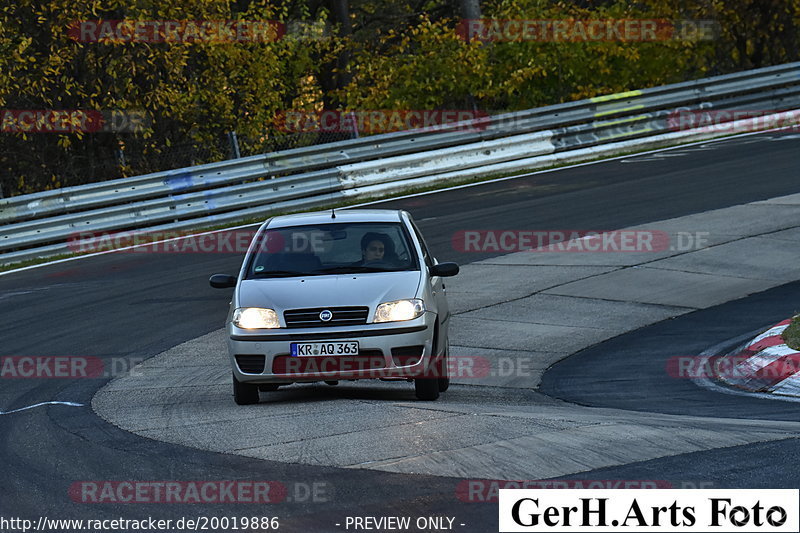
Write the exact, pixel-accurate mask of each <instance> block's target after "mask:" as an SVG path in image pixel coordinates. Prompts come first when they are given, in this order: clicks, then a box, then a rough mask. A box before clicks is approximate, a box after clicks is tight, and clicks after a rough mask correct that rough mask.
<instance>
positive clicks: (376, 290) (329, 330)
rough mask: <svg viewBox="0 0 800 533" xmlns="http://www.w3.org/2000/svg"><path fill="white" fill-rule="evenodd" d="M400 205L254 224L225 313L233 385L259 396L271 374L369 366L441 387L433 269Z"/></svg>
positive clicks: (441, 304) (304, 378) (355, 373)
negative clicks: (389, 208) (390, 208)
mask: <svg viewBox="0 0 800 533" xmlns="http://www.w3.org/2000/svg"><path fill="white" fill-rule="evenodd" d="M458 270H459V268H458V265H457V264H455V263H437V261H436V259H434V257H433V256H432V255H431V254H430V252H429V251H428V248H427V246H426V244H425V241H424V239H423V238H422V235H421V234H420V232H419V229H418V228H417V227H416V225H415V224H414V222H413V220H412V219H411V215H409V214H408V213H407V212H405V211H394V210H377V209H370V210H367V209H360V210H356V209H347V210H340V211H333V210H331V211H326V212H316V213H304V214H297V215H286V216H279V217H274V218H271V219H269V220H267V221H266V222H265V223H264V224H263V225H262V226H261V227H260V228H259V230H258V231H257V232H256V234H255V236H254V238H253V241H252V242H251V244H250V247H249V249H248V251H247V254H246V256H245V259H244V263H243V264H242V268H241V270H240V272H239V276H238V278H237V277H234V276H229V275H225V274H215V275H213V276H211V279H210V280H209V281H210V283H211V286H212V287H215V288H225V287H235V290H234V293H233V299H232V301H231V308H230V312H229V314H228V319H227V329H228V336H229V338H228V349H229V352H230V359H231V365H232V366H233V394H234V399H235V401H236V403H238V404H240V405H246V404H253V403H258V401H259V391H273V390H276V389H277V388H278V387H280V386H282V385H288V384H291V383H298V382H304V383H307V382H315V381H325V382H326V383H328V384H331V385H335V384H337V383H338V381H339V380H345V379H347V380H356V379H367V378H373V379H374V378H377V379H382V380H407V381H413V382H414V385H415V392H416V396H417V398H419V399H421V400H436V399H437V398H438V397H439V393H440V392H444V391H445V390H447V388H448V386H449V383H450V380H449V377H448V370H447V357H448V351H449V340H448V324H449V322H450V312H449V308H448V305H447V296H446V293H445V284H444V280H443V278H445V277H448V276H454V275H456V274H458Z"/></svg>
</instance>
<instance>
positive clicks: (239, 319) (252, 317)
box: [233, 307, 281, 329]
mask: <svg viewBox="0 0 800 533" xmlns="http://www.w3.org/2000/svg"><path fill="white" fill-rule="evenodd" d="M233 324H234V325H235V326H236V327H239V328H243V329H272V328H279V327H281V326H280V324H279V323H278V313H276V312H275V311H273V310H272V309H261V308H259V307H241V308H239V309H237V310H235V311H234V312H233Z"/></svg>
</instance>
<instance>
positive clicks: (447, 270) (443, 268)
mask: <svg viewBox="0 0 800 533" xmlns="http://www.w3.org/2000/svg"><path fill="white" fill-rule="evenodd" d="M429 271H430V273H431V276H439V277H442V278H449V277H450V276H455V275H456V274H458V265H457V264H455V263H439V264H438V265H433V266H432V267H431V268H430V270H429Z"/></svg>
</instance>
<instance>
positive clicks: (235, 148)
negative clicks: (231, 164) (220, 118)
mask: <svg viewBox="0 0 800 533" xmlns="http://www.w3.org/2000/svg"><path fill="white" fill-rule="evenodd" d="M228 141H229V142H230V143H231V155H232V156H233V157H231V159H239V158H240V157H242V153H241V152H240V151H239V138H238V137H237V136H236V132H235V131H229V132H228Z"/></svg>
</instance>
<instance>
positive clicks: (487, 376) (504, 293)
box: [92, 194, 800, 479]
mask: <svg viewBox="0 0 800 533" xmlns="http://www.w3.org/2000/svg"><path fill="white" fill-rule="evenodd" d="M630 229H631V230H637V231H653V232H662V233H660V234H662V235H663V233H666V234H668V235H669V243H668V245H663V243H662V245H660V246H657V247H655V248H652V249H647V248H646V246H644V247H642V246H639V247H637V248H636V249H635V250H634V251H625V252H622V251H615V250H613V249H609V250H606V249H605V248H613V246H612V245H610V243H607V244H609V246H607V247H603V246H601V248H602V249H600V250H598V249H596V247H595V249H592V250H588V249H587V247H586V246H585V245H586V244H587V243H589V242H591V238H592V237H591V236H589V237H587V236H582V237H580V238H581V239H583V240H582V242H580V243H576V242H573V243H572V249H570V248H569V245H567V246H562V248H558V247H556V248H553V247H551V248H549V251H542V250H540V251H520V252H516V253H510V254H508V255H504V256H500V257H496V258H492V259H487V260H483V261H479V262H476V263H472V264H468V265H465V266H463V267H462V270H461V274H459V276H457V277H456V278H452V280H448V281H447V290H448V293H449V300H450V305H451V309H452V311H453V313H454V317H453V323H452V326H451V328H452V329H451V357H452V358H453V359H454V363H453V365H452V367H451V368H452V369H453V370H454V371H455V372H454V374H455V377H454V379H453V382H454V385H453V386H452V387H451V389H450V390H449V391H448V392H446V393H444V394H443V395H442V396H441V398H440V399H439V400H438V401H436V402H420V401H415V400H414V391H413V385H412V384H411V383H386V382H377V381H362V382H343V383H342V384H341V385H339V386H337V387H330V386H327V385H324V384H321V383H320V384H304V385H291V386H288V387H286V388H282V389H280V390H279V391H277V392H264V393H261V403H260V404H258V405H252V406H237V405H235V404H234V403H233V398H232V391H231V384H230V379H231V378H230V368H229V363H228V355H227V349H226V345H225V333H224V331H223V330H218V331H215V332H212V333H210V334H208V335H206V336H203V337H200V338H198V339H194V340H192V341H189V342H186V343H184V344H181V345H179V346H176V347H175V348H173V349H171V350H169V351H167V352H165V353H163V354H161V355H159V356H157V357H155V358H152V359H150V360H148V361H145V362H144V363H142V364H141V365H139V366H138V367H136V369H135V370H134V372H132V373H131V374H130V375H126V376H124V377H120V378H117V379H115V380H113V381H111V382H110V383H109V384H108V385H107V386H106V387H104V388H103V389H101V390H100V391H99V392H98V393H97V395H96V396H95V397H94V400H93V402H92V407H93V408H94V410H95V411H96V412H97V413H98V414H99V415H100V416H102V417H103V418H105V419H106V420H108V421H109V422H111V423H113V424H114V425H116V426H118V427H120V428H123V429H125V430H127V431H130V432H133V433H135V434H137V435H141V436H143V437H147V438H152V439H156V440H160V441H166V442H171V443H178V444H183V445H186V446H192V447H196V448H200V449H204V450H212V451H217V452H222V453H229V454H239V455H243V456H248V457H257V458H262V459H268V460H274V461H283V462H288V463H302V464H311V465H329V466H337V467H343V468H366V469H376V470H385V471H391V472H404V473H425V474H434V475H441V476H454V477H471V478H488V479H546V478H551V477H558V476H564V475H568V474H575V473H579V472H585V471H589V470H593V469H596V468H600V467H606V466H614V465H621V464H628V463H632V462H636V461H643V460H649V459H654V458H658V457H665V456H670V455H677V454H681V453H687V452H693V451H701V450H710V449H715V448H724V447H729V446H736V445H740V444H748V443H753V442H760V441H769V440H778V439H784V438H787V437H791V436H797V435H800V423H795V422H776V421H755V420H734V419H719V418H703V417H691V416H677V415H660V414H653V413H636V412H631V411H624V410H615V409H598V408H588V407H581V406H576V405H573V404H568V403H565V402H561V401H557V400H554V399H552V398H549V397H546V396H544V395H541V394H539V393H538V392H536V387H537V386H538V384H539V382H540V378H541V375H542V373H543V372H544V371H545V370H546V369H547V368H548V367H549V366H551V365H552V364H554V363H555V362H557V361H559V360H561V359H563V358H564V357H567V356H569V355H571V354H573V353H575V352H577V351H579V350H581V349H583V348H586V347H588V346H591V345H594V344H597V343H599V342H602V341H604V340H606V339H610V338H612V337H615V336H618V335H621V334H623V333H626V332H630V331H633V330H636V329H638V328H641V327H643V326H646V325H649V324H652V323H655V322H658V321H661V320H665V319H669V318H671V317H676V316H679V315H683V314H686V313H690V312H692V311H694V310H697V309H703V308H707V307H711V306H715V305H717V304H720V303H723V302H726V301H730V300H735V299H738V298H742V297H744V296H747V295H749V294H753V293H757V292H761V291H764V290H766V289H769V288H771V287H776V286H779V285H782V284H785V283H787V282H790V281H794V280H797V279H800V270H798V268H797V258H796V250H797V245H798V244H799V243H800V194H795V195H791V196H785V197H781V198H774V199H771V200H766V201H759V202H753V203H750V204H746V205H739V206H734V207H729V208H725V209H719V210H715V211H709V212H706V213H701V214H696V215H690V216H685V217H680V218H675V219H671V220H665V221H659V222H654V223H649V224H647V225H645V226H642V227H637V228H630ZM507 237H508V238H507V239H506V243H509V242H510V239H511V236H507ZM517 237H519V236H517ZM587 239H588V240H587ZM486 244H487V243H486V242H484V243H483V245H486ZM640 244H641V243H640ZM489 245H493V244H492V243H491V242H489ZM645 245H646V242H645ZM582 247H583V248H582ZM643 356H646V354H643Z"/></svg>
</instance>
